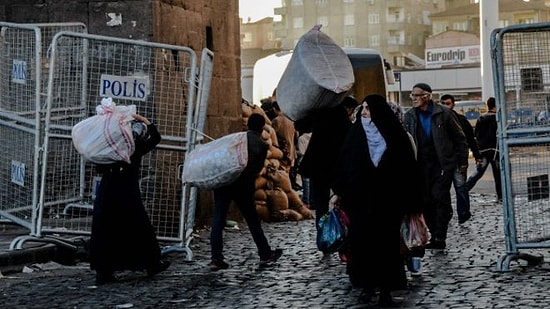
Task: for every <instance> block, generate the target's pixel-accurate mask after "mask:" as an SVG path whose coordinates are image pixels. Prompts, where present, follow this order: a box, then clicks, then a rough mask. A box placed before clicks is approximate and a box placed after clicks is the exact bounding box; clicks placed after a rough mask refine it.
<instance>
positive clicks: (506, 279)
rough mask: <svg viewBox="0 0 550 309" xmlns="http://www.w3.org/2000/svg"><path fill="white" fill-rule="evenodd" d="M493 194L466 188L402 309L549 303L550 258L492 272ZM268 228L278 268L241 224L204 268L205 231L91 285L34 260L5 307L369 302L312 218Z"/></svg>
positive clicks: (499, 241)
mask: <svg viewBox="0 0 550 309" xmlns="http://www.w3.org/2000/svg"><path fill="white" fill-rule="evenodd" d="M491 199H494V196H493V195H480V194H472V211H473V218H472V219H471V220H470V221H468V222H467V223H465V224H463V225H460V226H459V225H458V223H457V221H456V218H453V220H452V222H451V227H450V229H449V239H448V246H447V249H446V250H445V251H444V252H439V253H437V252H431V251H428V252H427V253H426V256H425V257H424V258H423V265H422V276H420V277H410V278H409V279H410V281H409V284H410V288H409V290H407V291H403V292H401V293H395V296H396V297H398V298H401V299H403V301H404V302H403V306H402V307H403V308H548V306H549V305H550V294H549V293H548V285H547V283H546V281H547V280H546V279H547V277H548V275H549V270H550V267H549V266H548V264H547V263H542V264H541V265H538V266H529V267H526V265H524V264H525V263H524V262H513V263H512V267H511V268H512V271H510V272H506V273H501V272H497V271H496V268H495V265H496V261H497V259H498V257H499V256H501V255H502V254H503V253H504V242H503V241H504V236H503V232H502V222H501V221H502V214H501V213H502V209H501V207H500V205H498V204H496V203H495V202H494V201H491ZM264 227H265V230H266V234H267V235H268V237H269V238H270V240H271V243H272V245H273V246H277V247H281V248H283V249H284V254H283V256H282V257H281V259H280V260H279V263H278V265H277V266H276V267H275V268H271V269H265V270H264V269H262V270H260V269H258V258H257V256H256V253H255V247H254V245H253V242H252V239H251V238H250V235H249V233H248V230H247V229H246V227H242V226H241V228H240V229H228V230H227V231H226V234H225V235H226V236H225V240H226V246H225V253H226V257H227V258H228V262H229V263H230V265H231V267H230V268H229V269H228V270H223V271H218V272H212V271H210V269H209V267H208V263H209V240H208V235H209V233H208V230H202V231H198V234H197V238H196V239H195V240H194V241H193V242H192V247H193V254H194V259H193V261H192V262H185V261H184V259H183V254H180V253H177V252H173V253H170V254H169V255H168V257H169V259H170V260H171V262H172V265H171V267H170V268H169V269H168V270H167V271H165V272H163V273H161V274H159V275H157V276H156V277H154V278H152V279H148V278H145V276H144V274H143V273H136V272H126V273H122V274H120V282H117V283H114V284H108V285H103V286H99V287H96V286H95V285H94V279H95V277H94V273H93V272H91V271H90V270H89V265H88V264H87V263H81V264H79V265H76V266H70V267H67V266H61V265H59V264H55V263H46V264H35V265H30V266H29V267H28V268H29V269H35V271H33V272H31V273H15V274H9V275H7V276H5V277H4V278H2V279H1V280H0V288H1V290H2V294H1V302H2V304H3V308H260V307H261V308H367V305H365V304H361V303H360V301H359V298H358V296H359V293H360V291H359V290H355V289H352V288H351V286H350V284H349V282H348V278H347V276H346V274H345V265H343V264H342V263H341V262H340V261H339V259H338V256H337V255H336V254H333V255H330V256H325V257H324V256H323V255H322V254H321V253H320V252H318V251H317V250H316V247H315V241H314V239H315V237H314V222H313V220H309V221H301V222H283V223H270V224H264ZM373 254H375V252H373ZM534 254H538V255H541V254H546V255H547V254H548V252H547V251H546V250H538V251H536V252H535V253H534ZM373 267H376V265H373ZM40 268H41V269H40ZM117 306H118V307H117Z"/></svg>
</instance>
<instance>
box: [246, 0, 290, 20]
mask: <svg viewBox="0 0 550 309" xmlns="http://www.w3.org/2000/svg"><path fill="white" fill-rule="evenodd" d="M280 6H281V0H239V16H240V17H241V18H242V19H243V21H244V22H246V21H247V20H248V17H250V19H251V20H250V21H257V20H260V19H262V18H264V17H273V8H275V7H280Z"/></svg>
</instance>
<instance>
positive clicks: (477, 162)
mask: <svg viewBox="0 0 550 309" xmlns="http://www.w3.org/2000/svg"><path fill="white" fill-rule="evenodd" d="M482 165H483V160H482V159H476V168H477V169H481V166H482Z"/></svg>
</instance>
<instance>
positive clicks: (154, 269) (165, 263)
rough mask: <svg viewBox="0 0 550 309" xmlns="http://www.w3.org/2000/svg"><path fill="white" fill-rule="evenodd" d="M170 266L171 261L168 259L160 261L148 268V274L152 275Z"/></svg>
mask: <svg viewBox="0 0 550 309" xmlns="http://www.w3.org/2000/svg"><path fill="white" fill-rule="evenodd" d="M168 267H170V262H168V261H159V262H158V264H157V265H155V266H154V267H151V268H148V269H147V276H148V277H152V276H154V275H156V274H158V273H160V272H161V271H165V270H166V269H167V268H168Z"/></svg>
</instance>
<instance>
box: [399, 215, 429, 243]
mask: <svg viewBox="0 0 550 309" xmlns="http://www.w3.org/2000/svg"><path fill="white" fill-rule="evenodd" d="M430 237H431V235H430V230H429V229H428V225H426V221H425V220H424V215H423V214H414V215H406V216H405V217H404V218H403V222H402V223H401V239H402V241H403V243H404V245H405V246H406V248H407V249H408V250H410V251H413V250H415V248H419V247H424V246H426V244H427V243H428V241H429V240H430Z"/></svg>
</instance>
